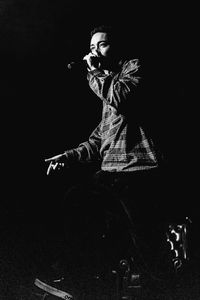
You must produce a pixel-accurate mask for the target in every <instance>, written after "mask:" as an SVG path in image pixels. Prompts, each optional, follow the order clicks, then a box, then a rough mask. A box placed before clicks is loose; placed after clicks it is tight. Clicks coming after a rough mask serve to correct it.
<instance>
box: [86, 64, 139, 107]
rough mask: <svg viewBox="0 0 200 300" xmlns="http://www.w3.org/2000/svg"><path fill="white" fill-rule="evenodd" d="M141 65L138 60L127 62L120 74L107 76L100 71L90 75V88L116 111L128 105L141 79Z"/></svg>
mask: <svg viewBox="0 0 200 300" xmlns="http://www.w3.org/2000/svg"><path fill="white" fill-rule="evenodd" d="M140 74H141V71H140V63H139V60H138V59H133V60H129V61H127V62H125V63H124V64H123V66H122V71H121V72H120V73H118V74H113V73H111V74H110V75H106V74H104V73H103V72H101V71H100V70H94V71H90V72H89V73H88V76H87V78H88V81H89V86H90V88H91V89H92V90H93V92H94V93H95V94H96V95H97V96H98V97H99V98H100V99H101V100H102V101H104V102H105V103H106V104H109V105H111V106H112V107H114V108H115V109H116V110H119V109H120V108H121V107H122V106H123V107H124V105H126V102H127V101H128V99H130V95H131V96H132V95H133V94H134V93H135V91H136V88H137V87H138V85H139V83H140V79H141V75H140Z"/></svg>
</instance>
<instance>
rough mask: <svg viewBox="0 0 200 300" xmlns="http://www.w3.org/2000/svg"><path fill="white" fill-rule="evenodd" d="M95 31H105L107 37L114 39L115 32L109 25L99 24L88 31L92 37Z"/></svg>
mask: <svg viewBox="0 0 200 300" xmlns="http://www.w3.org/2000/svg"><path fill="white" fill-rule="evenodd" d="M97 32H104V33H107V35H108V36H109V39H111V40H113V41H114V40H115V35H116V32H115V30H114V28H113V27H112V26H111V25H100V26H97V27H95V28H93V29H92V30H91V32H90V37H92V36H93V35H94V34H95V33H97Z"/></svg>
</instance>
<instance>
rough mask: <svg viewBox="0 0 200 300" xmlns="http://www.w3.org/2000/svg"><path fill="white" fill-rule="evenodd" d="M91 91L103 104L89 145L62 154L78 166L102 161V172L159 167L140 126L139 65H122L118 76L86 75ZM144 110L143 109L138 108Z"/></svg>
mask: <svg viewBox="0 0 200 300" xmlns="http://www.w3.org/2000/svg"><path fill="white" fill-rule="evenodd" d="M87 79H88V82H89V86H90V88H91V89H92V90H93V92H94V93H95V94H96V95H97V96H98V98H99V99H101V101H102V105H103V109H102V119H101V122H100V123H99V125H98V126H97V127H96V128H95V130H94V131H93V132H92V133H91V135H90V136H89V139H88V141H85V142H83V143H81V144H80V145H79V146H78V147H77V148H75V149H72V150H68V151H66V152H65V154H66V156H67V157H68V159H71V160H72V161H79V162H92V161H94V160H100V161H101V169H102V170H104V171H117V172H119V171H120V172H124V171H136V170H146V169H150V168H155V167H157V166H158V158H157V153H156V150H155V147H154V144H153V141H152V139H151V137H150V136H148V135H147V133H146V132H145V130H144V128H143V127H142V125H141V124H140V120H139V119H140V118H139V115H141V116H142V114H141V111H138V109H139V105H138V104H140V100H141V99H140V83H141V79H142V77H141V74H140V62H139V60H138V59H132V60H127V61H124V62H122V63H121V65H120V68H119V70H118V71H117V72H110V73H109V75H106V74H104V73H103V72H101V71H100V70H94V71H90V72H89V73H88V75H87ZM141 109H144V108H141Z"/></svg>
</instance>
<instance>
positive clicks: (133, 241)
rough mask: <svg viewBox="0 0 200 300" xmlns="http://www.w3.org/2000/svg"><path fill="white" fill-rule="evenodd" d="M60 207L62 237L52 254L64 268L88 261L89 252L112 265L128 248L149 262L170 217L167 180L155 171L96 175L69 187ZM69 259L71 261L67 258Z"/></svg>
mask: <svg viewBox="0 0 200 300" xmlns="http://www.w3.org/2000/svg"><path fill="white" fill-rule="evenodd" d="M60 209H61V213H60V218H61V220H62V221H61V223H62V226H61V227H62V228H60V233H61V232H62V234H60V233H59V234H60V236H62V238H61V242H60V244H59V245H58V246H57V250H56V251H54V254H56V255H57V258H58V260H59V259H62V260H63V261H65V263H66V266H67V268H69V264H70V263H72V265H74V263H75V260H76V263H77V264H80V260H81V259H82V260H84V259H83V253H84V255H85V257H87V255H89V256H90V259H91V253H92V252H96V253H98V254H97V255H100V256H101V258H100V257H99V258H98V259H97V258H96V260H98V261H99V262H100V261H101V262H102V260H105V261H106V259H107V261H109V263H112V264H116V263H117V261H119V260H120V259H122V258H123V257H124V256H126V255H128V252H129V250H130V249H132V250H133V251H135V250H136V251H138V252H141V251H143V253H144V256H145V255H146V257H148V258H149V259H150V260H151V257H152V254H154V256H157V251H159V247H160V242H161V243H162V242H163V241H164V239H165V225H166V222H167V221H168V220H170V219H171V218H172V216H171V215H170V214H171V208H170V206H169V195H168V190H167V188H166V181H165V180H164V175H163V171H162V170H158V169H152V170H148V171H140V172H132V173H127V174H126V173H111V172H104V171H99V172H97V173H95V174H94V176H92V177H91V178H90V180H87V181H84V180H83V182H82V183H79V184H77V185H73V186H72V187H71V188H69V189H68V190H67V192H66V193H65V196H64V198H63V202H62V206H61V207H60ZM102 247H104V249H103V248H102ZM134 249H135V250H134ZM132 250H130V251H132ZM56 255H55V256H56ZM106 255H107V258H106ZM72 256H73V257H76V258H75V260H74V259H69V258H70V257H72ZM78 257H79V259H78ZM93 258H94V257H93ZM87 259H89V258H88V257H87ZM101 265H102V264H101Z"/></svg>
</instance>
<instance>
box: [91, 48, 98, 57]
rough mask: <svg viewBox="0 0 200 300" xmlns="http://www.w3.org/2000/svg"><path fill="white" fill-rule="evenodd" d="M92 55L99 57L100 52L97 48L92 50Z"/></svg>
mask: <svg viewBox="0 0 200 300" xmlns="http://www.w3.org/2000/svg"><path fill="white" fill-rule="evenodd" d="M92 52H93V53H94V55H96V56H99V55H100V50H99V48H98V47H96V48H95V49H93V51H92Z"/></svg>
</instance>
